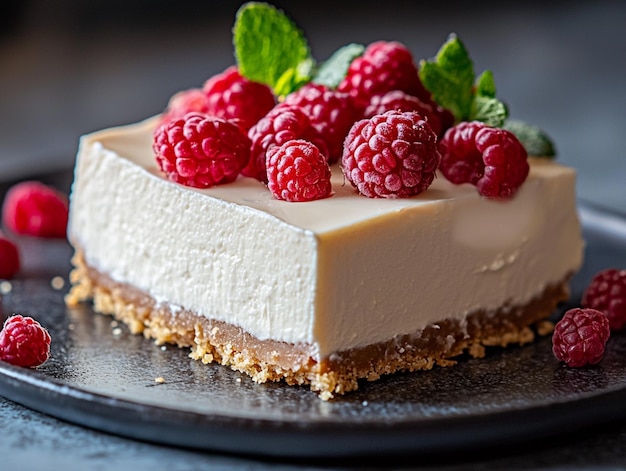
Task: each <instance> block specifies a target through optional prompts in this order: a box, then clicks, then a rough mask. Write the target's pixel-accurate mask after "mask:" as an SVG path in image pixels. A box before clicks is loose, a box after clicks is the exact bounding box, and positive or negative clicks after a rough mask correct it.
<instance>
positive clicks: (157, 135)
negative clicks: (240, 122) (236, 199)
mask: <svg viewBox="0 0 626 471" xmlns="http://www.w3.org/2000/svg"><path fill="white" fill-rule="evenodd" d="M153 150H154V153H155V155H156V160H157V163H158V165H159V168H160V169H161V170H162V171H163V172H164V173H165V174H166V175H167V178H169V179H170V180H172V181H175V182H178V183H181V184H183V185H187V186H192V187H196V188H208V187H210V186H214V185H219V184H221V183H229V182H232V181H233V180H235V179H236V178H237V175H239V172H240V171H241V169H242V168H243V166H244V165H245V164H246V162H247V161H248V158H249V155H250V141H249V140H248V137H247V136H246V135H245V133H244V132H243V131H242V130H241V129H240V128H239V127H238V126H237V125H236V124H233V123H231V122H228V121H224V120H223V119H220V118H216V117H213V116H209V115H206V114H202V113H189V114H187V115H185V116H184V117H183V118H180V119H176V120H173V121H169V122H165V123H163V124H162V125H161V126H159V127H158V128H157V129H156V130H155V131H154V141H153Z"/></svg>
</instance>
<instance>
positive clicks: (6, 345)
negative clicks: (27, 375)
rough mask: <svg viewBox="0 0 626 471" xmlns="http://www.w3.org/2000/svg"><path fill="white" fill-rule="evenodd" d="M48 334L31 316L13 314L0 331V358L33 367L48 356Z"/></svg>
mask: <svg viewBox="0 0 626 471" xmlns="http://www.w3.org/2000/svg"><path fill="white" fill-rule="evenodd" d="M50 342H51V338H50V334H49V333H48V331H47V330H46V328H45V327H43V326H42V325H41V324H40V323H39V322H37V321H36V320H35V319H33V318H32V317H28V316H22V315H20V314H14V315H12V316H10V317H9V318H8V319H7V320H6V321H5V323H4V327H3V328H2V330H1V331H0V360H2V361H5V362H7V363H10V364H11V365H15V366H23V367H26V368H35V367H37V366H40V365H42V364H44V363H45V362H46V361H47V360H48V358H49V357H50Z"/></svg>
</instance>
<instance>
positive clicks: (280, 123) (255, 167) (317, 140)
mask: <svg viewBox="0 0 626 471" xmlns="http://www.w3.org/2000/svg"><path fill="white" fill-rule="evenodd" d="M248 137H249V138H250V141H251V147H250V161H249V162H248V164H247V165H246V167H245V168H244V169H243V170H242V172H241V173H242V174H243V175H245V176H246V177H253V178H256V179H257V180H259V181H262V182H264V183H267V171H266V169H265V164H266V158H267V151H268V150H269V149H270V147H272V146H275V145H276V146H281V145H283V144H284V143H285V142H287V141H292V140H294V139H304V140H307V141H310V142H312V143H313V144H315V145H316V146H317V148H318V149H319V150H320V152H321V153H322V154H323V155H324V156H327V155H328V148H327V147H326V143H325V142H324V140H323V139H322V138H321V136H320V135H319V133H318V132H317V130H316V129H315V128H314V127H313V126H311V121H310V120H309V118H308V116H307V115H306V113H305V112H304V111H303V110H302V109H301V108H300V107H298V106H294V105H289V104H287V103H281V104H279V105H276V106H275V107H274V108H272V110H271V111H270V112H269V113H267V115H265V116H264V117H263V118H261V119H260V120H259V122H258V123H256V124H255V125H254V126H252V127H251V128H250V131H248Z"/></svg>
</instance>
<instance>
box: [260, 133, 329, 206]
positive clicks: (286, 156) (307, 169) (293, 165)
mask: <svg viewBox="0 0 626 471" xmlns="http://www.w3.org/2000/svg"><path fill="white" fill-rule="evenodd" d="M266 166H267V179H268V183H267V186H268V188H269V189H270V191H271V192H272V194H273V195H274V197H275V198H276V199H279V200H284V201H295V202H301V201H313V200H318V199H322V198H326V197H328V196H330V194H331V190H332V187H331V184H330V167H329V165H328V162H327V161H326V157H325V156H324V155H323V154H321V153H320V151H319V149H318V148H317V147H316V146H315V144H312V143H310V142H309V141H305V140H303V139H294V140H292V141H287V142H285V143H284V144H283V145H281V146H272V148H271V149H269V150H268V151H267V162H266Z"/></svg>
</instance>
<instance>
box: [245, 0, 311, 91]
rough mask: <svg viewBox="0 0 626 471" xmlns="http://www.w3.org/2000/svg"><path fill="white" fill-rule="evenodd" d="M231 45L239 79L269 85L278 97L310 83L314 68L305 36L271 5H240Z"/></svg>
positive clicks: (257, 3)
mask: <svg viewBox="0 0 626 471" xmlns="http://www.w3.org/2000/svg"><path fill="white" fill-rule="evenodd" d="M233 43H234V46H235V58H236V60H237V65H238V67H239V72H240V73H241V75H243V76H244V77H246V78H248V79H249V80H252V81H255V82H260V83H264V84H266V85H268V86H269V87H271V88H272V90H273V91H274V94H275V95H276V96H278V97H284V96H286V95H288V94H289V93H291V92H292V91H294V90H296V89H298V88H299V87H300V86H302V85H303V84H305V83H307V82H310V81H311V78H312V76H313V73H314V71H315V65H316V64H315V59H314V58H313V57H312V55H311V51H310V49H309V45H308V42H307V40H306V38H305V37H304V34H303V33H302V31H301V30H300V29H299V28H298V27H297V26H296V24H295V23H294V22H293V21H291V19H290V18H289V17H288V16H287V15H285V13H283V12H282V11H281V10H279V9H277V8H275V7H273V6H272V5H269V4H267V3H262V2H248V3H245V4H244V5H242V6H241V8H240V9H239V10H238V11H237V15H236V19H235V25H234V27H233Z"/></svg>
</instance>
